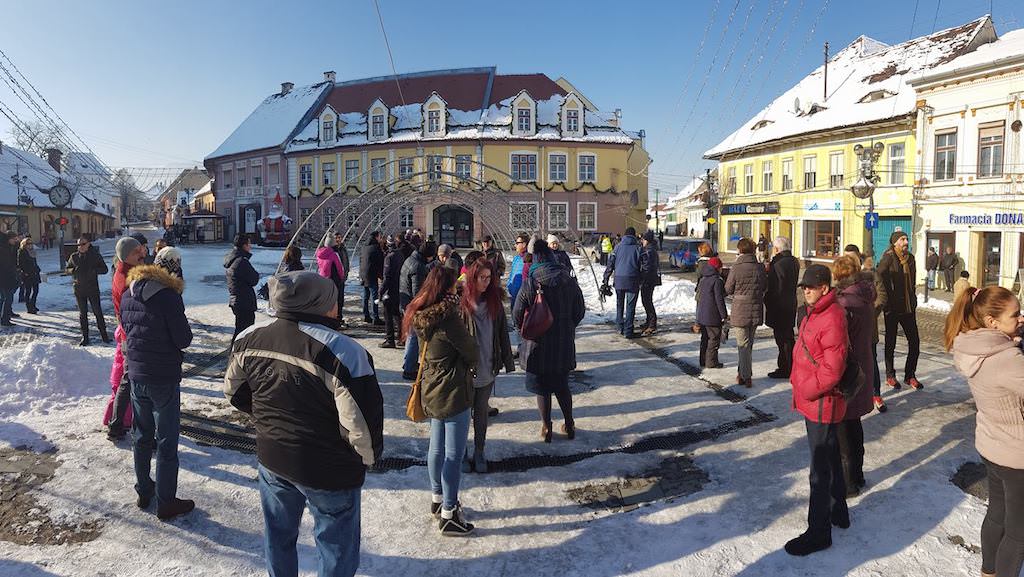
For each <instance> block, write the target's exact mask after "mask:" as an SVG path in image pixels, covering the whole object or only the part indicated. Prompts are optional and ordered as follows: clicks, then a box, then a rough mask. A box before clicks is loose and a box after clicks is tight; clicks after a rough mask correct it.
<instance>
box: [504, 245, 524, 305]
mask: <svg viewBox="0 0 1024 577" xmlns="http://www.w3.org/2000/svg"><path fill="white" fill-rule="evenodd" d="M522 286H523V255H521V254H518V253H517V254H516V256H514V257H512V264H511V265H509V267H508V281H506V282H505V288H506V289H508V296H509V297H510V299H511V301H510V302H512V303H515V302H516V295H518V294H519V289H520V288H522Z"/></svg>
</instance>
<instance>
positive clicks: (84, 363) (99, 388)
mask: <svg viewBox="0 0 1024 577" xmlns="http://www.w3.org/2000/svg"><path fill="white" fill-rule="evenodd" d="M112 352H113V351H112V349H109V348H106V347H104V348H101V349H98V350H97V351H94V350H93V349H92V348H85V347H78V346H75V344H74V343H72V342H71V341H67V340H63V341H59V340H55V339H49V338H46V339H39V340H36V341H32V342H29V343H28V344H27V345H24V346H12V347H5V349H4V350H3V351H2V352H0V419H2V418H6V417H11V416H14V415H18V414H22V413H29V414H46V413H48V412H49V411H51V410H57V409H62V408H65V407H66V406H67V405H70V404H73V403H74V402H75V401H76V400H77V399H78V398H80V397H88V396H93V395H102V394H105V393H107V391H109V387H110V363H111V358H112V357H113V355H112V354H111V353H112Z"/></svg>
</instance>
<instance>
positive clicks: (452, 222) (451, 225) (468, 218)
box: [434, 204, 473, 248]
mask: <svg viewBox="0 0 1024 577" xmlns="http://www.w3.org/2000/svg"><path fill="white" fill-rule="evenodd" d="M434 238H436V239H437V243H438V244H448V245H451V246H453V247H455V248H472V247H473V213H472V212H470V211H468V210H466V209H465V208H463V207H461V206H457V205H453V204H445V205H441V206H439V207H437V208H435V209H434Z"/></svg>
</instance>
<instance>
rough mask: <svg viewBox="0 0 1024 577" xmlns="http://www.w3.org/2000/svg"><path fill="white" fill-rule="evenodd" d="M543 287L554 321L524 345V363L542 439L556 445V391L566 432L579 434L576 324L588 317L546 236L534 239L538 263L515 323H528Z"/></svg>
mask: <svg viewBox="0 0 1024 577" xmlns="http://www.w3.org/2000/svg"><path fill="white" fill-rule="evenodd" d="M538 286H540V287H541V288H542V289H543V293H544V301H545V302H546V303H547V305H548V308H549V309H550V310H551V316H552V318H553V319H554V322H552V324H551V327H550V328H548V330H547V332H546V333H544V334H543V335H542V336H541V337H539V338H538V339H537V340H526V339H523V341H522V342H521V343H520V344H519V363H520V364H521V365H522V366H523V368H525V369H526V389H527V390H528V391H530V392H531V393H533V394H535V395H537V408H538V409H539V410H540V418H541V421H542V426H541V430H540V435H541V438H542V439H543V440H544V442H545V443H550V442H551V395H554V396H555V398H557V399H558V407H559V408H560V409H561V410H562V416H563V418H564V419H565V423H564V424H563V425H562V432H563V433H565V435H566V436H567V437H568V438H570V439H573V438H575V437H576V423H575V422H574V421H573V418H572V393H570V392H569V371H571V370H573V369H574V368H576V343H575V341H576V326H577V325H579V324H580V321H582V320H583V315H584V313H585V312H586V307H585V305H584V303H583V292H582V291H581V290H580V286H579V285H578V284H577V283H576V279H574V278H573V277H572V275H570V274H569V271H568V270H566V269H565V268H564V267H562V266H560V265H558V264H557V263H556V262H554V255H552V253H551V250H550V249H549V248H548V243H547V242H545V241H543V240H537V241H535V242H534V245H533V263H532V264H531V266H530V272H529V275H528V277H527V279H526V280H525V281H524V282H523V287H522V289H520V290H519V294H518V295H517V297H516V303H515V306H514V307H513V309H512V316H513V318H514V319H515V326H517V327H521V326H523V317H524V316H525V314H526V311H527V309H529V308H530V305H532V304H533V301H534V297H535V296H536V294H537V287H538Z"/></svg>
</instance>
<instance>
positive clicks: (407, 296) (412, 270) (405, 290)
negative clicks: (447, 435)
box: [398, 242, 437, 381]
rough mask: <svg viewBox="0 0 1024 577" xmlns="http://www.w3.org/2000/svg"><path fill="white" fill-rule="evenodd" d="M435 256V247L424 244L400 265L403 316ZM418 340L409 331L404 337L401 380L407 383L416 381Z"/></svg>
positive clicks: (399, 280)
mask: <svg viewBox="0 0 1024 577" xmlns="http://www.w3.org/2000/svg"><path fill="white" fill-rule="evenodd" d="M436 256H437V245H436V244H434V243H432V242H424V243H423V244H421V245H420V247H419V248H418V249H417V250H416V252H414V253H412V255H411V256H409V258H407V259H405V262H403V263H402V273H401V274H402V276H401V278H400V279H398V292H399V300H398V305H399V311H400V312H401V314H403V315H404V314H405V307H406V306H408V305H409V303H411V302H412V299H414V298H415V297H416V294H417V293H419V292H420V287H421V286H423V281H424V280H425V279H426V278H427V265H428V264H430V262H431V261H433V260H434V257H436ZM419 352H420V344H419V339H418V338H417V337H416V331H410V333H409V334H407V335H405V360H404V362H403V363H402V378H403V379H405V380H407V381H412V380H415V379H416V372H417V370H418V369H419V356H418V355H419Z"/></svg>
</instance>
